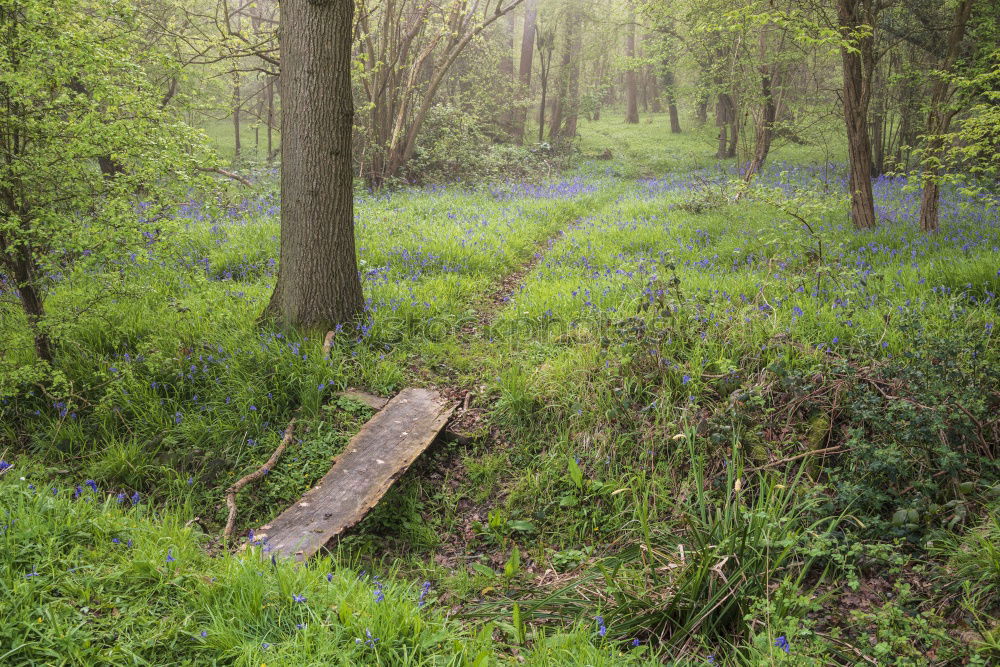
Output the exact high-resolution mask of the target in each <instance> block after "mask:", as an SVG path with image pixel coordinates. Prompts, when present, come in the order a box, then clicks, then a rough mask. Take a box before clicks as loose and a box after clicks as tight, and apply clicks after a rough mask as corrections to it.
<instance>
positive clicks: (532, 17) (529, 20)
mask: <svg viewBox="0 0 1000 667" xmlns="http://www.w3.org/2000/svg"><path fill="white" fill-rule="evenodd" d="M537 18H538V0H527V3H526V4H525V7H524V28H523V30H522V31H521V61H520V64H519V66H518V80H519V82H520V84H521V90H522V95H523V96H524V97H525V98H527V96H528V95H529V94H530V92H531V69H532V60H533V59H534V55H535V22H536V20H537ZM527 118H528V107H527V99H525V100H524V105H523V106H522V107H521V108H519V109H518V110H517V112H516V121H515V127H514V139H515V141H516V142H517V143H521V142H522V141H523V140H524V125H525V122H526V121H527Z"/></svg>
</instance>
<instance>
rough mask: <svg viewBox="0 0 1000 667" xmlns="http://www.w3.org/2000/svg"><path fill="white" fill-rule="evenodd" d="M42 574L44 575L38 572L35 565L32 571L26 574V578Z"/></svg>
mask: <svg viewBox="0 0 1000 667" xmlns="http://www.w3.org/2000/svg"><path fill="white" fill-rule="evenodd" d="M40 576H42V575H40V574H38V571H37V568H34V567H33V568H31V572H29V573H28V574H26V575H24V578H25V579H31V578H32V577H40Z"/></svg>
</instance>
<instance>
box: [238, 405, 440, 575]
mask: <svg viewBox="0 0 1000 667" xmlns="http://www.w3.org/2000/svg"><path fill="white" fill-rule="evenodd" d="M454 409H455V407H454V405H450V404H449V403H448V402H447V401H446V400H445V399H443V398H442V397H441V396H440V395H439V394H438V393H437V392H436V391H434V390H431V389H404V390H403V391H401V392H400V393H399V394H397V395H396V396H395V397H393V398H392V399H391V400H390V401H389V402H388V403H386V405H385V407H384V408H382V410H381V411H380V412H378V413H376V414H375V416H374V417H372V418H371V419H370V420H369V421H368V423H366V424H365V425H364V426H363V427H362V428H361V431H359V432H358V434H357V435H356V436H354V438H352V439H351V441H350V443H348V445H347V448H346V449H345V450H344V452H343V453H342V454H341V455H340V456H339V457H337V461H336V463H335V464H334V466H333V468H331V469H330V472H328V473H327V474H326V476H325V477H323V479H322V480H320V482H319V484H317V485H316V486H315V487H313V488H312V489H310V490H309V491H308V492H306V494H305V495H304V496H302V498H301V499H300V500H299V501H298V502H296V503H295V504H294V505H292V506H291V507H289V508H288V509H286V510H285V511H284V512H282V513H281V514H280V515H279V516H278V517H277V518H275V519H274V520H273V521H271V523H269V524H267V525H266V526H262V527H261V529H260V530H259V531H257V534H256V536H257V538H258V539H262V540H264V539H266V542H265V544H266V545H267V546H266V553H267V555H268V556H270V555H272V554H273V555H277V556H278V557H285V558H295V559H296V560H300V561H302V560H306V559H308V558H309V557H311V556H312V555H314V554H315V553H316V552H317V551H319V550H320V549H322V548H323V546H324V545H325V544H326V543H327V542H329V541H330V540H331V539H332V538H334V537H336V536H337V535H340V534H341V533H342V532H344V531H345V530H347V529H348V528H350V527H351V526H353V525H354V524H356V523H357V522H359V521H360V520H361V519H362V518H363V517H364V516H365V514H367V513H368V511H369V510H370V509H371V508H372V507H374V506H375V504H376V503H377V502H378V501H379V499H381V498H382V496H383V495H385V492H386V491H388V490H389V487H390V486H392V483H393V482H394V481H396V479H398V478H399V477H400V476H401V475H402V474H403V473H404V472H406V469H407V468H409V467H410V464H411V463H413V461H414V460H416V458H417V457H418V456H420V454H421V453H423V451H424V450H425V449H427V447H428V446H429V445H430V444H431V442H433V441H434V439H435V438H436V437H437V435H438V433H440V432H441V429H442V428H444V425H445V422H447V421H448V417H450V416H451V413H452V411H453V410H454Z"/></svg>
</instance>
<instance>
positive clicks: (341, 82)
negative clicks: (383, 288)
mask: <svg viewBox="0 0 1000 667" xmlns="http://www.w3.org/2000/svg"><path fill="white" fill-rule="evenodd" d="M281 14H282V16H281V26H282V29H281V37H280V45H281V79H282V84H281V97H282V114H281V153H282V160H281V258H280V260H281V261H280V264H279V266H278V280H277V283H276V284H275V286H274V293H273V294H272V295H271V301H270V303H269V304H268V306H267V309H266V311H265V316H267V317H271V318H273V319H275V320H277V321H278V322H279V323H280V324H282V325H286V326H295V327H301V328H306V329H313V330H319V331H323V330H329V329H333V328H335V327H336V326H337V325H338V324H344V323H347V322H349V321H351V320H352V318H354V317H355V316H356V315H357V314H358V313H359V312H361V309H362V304H363V300H362V295H361V282H360V280H359V278H358V265H357V257H356V254H355V248H354V197H353V187H352V165H351V133H352V123H353V118H354V106H353V98H352V94H351V42H352V20H353V14H354V1H353V0H285V1H284V2H282V4H281Z"/></svg>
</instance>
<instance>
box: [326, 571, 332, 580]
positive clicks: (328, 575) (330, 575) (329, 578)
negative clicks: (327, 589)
mask: <svg viewBox="0 0 1000 667" xmlns="http://www.w3.org/2000/svg"><path fill="white" fill-rule="evenodd" d="M326 580H327V581H333V572H328V573H327V575H326Z"/></svg>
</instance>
